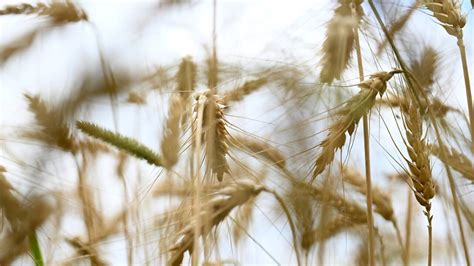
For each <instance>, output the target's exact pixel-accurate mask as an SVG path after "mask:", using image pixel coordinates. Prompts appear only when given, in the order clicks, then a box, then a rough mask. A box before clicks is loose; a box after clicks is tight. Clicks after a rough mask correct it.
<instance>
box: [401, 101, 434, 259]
mask: <svg viewBox="0 0 474 266" xmlns="http://www.w3.org/2000/svg"><path fill="white" fill-rule="evenodd" d="M402 111H403V116H404V118H405V119H404V120H405V129H406V137H407V143H406V144H407V151H408V155H409V159H410V160H408V159H406V162H407V164H408V168H409V170H410V174H409V177H410V179H411V180H409V181H411V182H409V183H411V184H410V185H411V187H412V189H413V192H414V193H415V198H416V200H417V201H418V203H420V205H421V206H423V207H424V208H425V210H424V214H425V216H426V218H427V220H428V234H429V235H428V237H429V239H428V243H429V244H428V245H429V246H428V265H431V259H432V242H433V240H432V220H433V216H432V215H431V199H432V198H433V197H434V195H435V193H436V189H435V185H434V181H433V178H432V175H431V165H430V160H429V151H428V147H427V144H426V141H425V139H424V137H423V122H422V120H421V114H420V108H419V107H418V106H416V105H415V102H414V101H413V100H411V101H409V103H408V106H406V107H405V108H402Z"/></svg>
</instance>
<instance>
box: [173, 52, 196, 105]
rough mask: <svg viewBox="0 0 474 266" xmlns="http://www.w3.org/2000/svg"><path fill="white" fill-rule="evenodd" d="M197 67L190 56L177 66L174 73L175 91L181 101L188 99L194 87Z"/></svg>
mask: <svg viewBox="0 0 474 266" xmlns="http://www.w3.org/2000/svg"><path fill="white" fill-rule="evenodd" d="M196 81H197V66H196V64H195V63H194V62H193V60H192V58H191V57H190V56H186V57H184V58H183V59H182V60H181V63H180V64H179V69H178V72H177V73H176V82H177V86H176V91H177V92H179V93H180V95H181V96H182V97H183V99H188V98H189V97H190V96H191V93H192V92H193V91H194V88H195V87H196Z"/></svg>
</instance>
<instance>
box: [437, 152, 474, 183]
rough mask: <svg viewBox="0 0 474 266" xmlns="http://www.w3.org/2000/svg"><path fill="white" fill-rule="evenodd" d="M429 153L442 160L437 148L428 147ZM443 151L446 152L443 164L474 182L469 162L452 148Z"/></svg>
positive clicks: (473, 170) (473, 169)
mask: <svg viewBox="0 0 474 266" xmlns="http://www.w3.org/2000/svg"><path fill="white" fill-rule="evenodd" d="M430 151H431V153H432V154H433V155H435V156H436V157H438V159H440V160H442V156H441V155H440V147H439V146H437V145H430ZM445 151H447V153H446V161H445V163H446V164H447V165H449V166H451V167H452V168H453V169H454V170H456V171H457V172H459V173H460V174H461V175H462V176H463V177H464V178H466V179H468V180H470V181H472V182H474V166H473V164H472V162H471V160H469V158H467V156H466V155H464V154H462V153H460V152H459V151H457V150H455V149H453V148H451V149H449V148H448V147H445Z"/></svg>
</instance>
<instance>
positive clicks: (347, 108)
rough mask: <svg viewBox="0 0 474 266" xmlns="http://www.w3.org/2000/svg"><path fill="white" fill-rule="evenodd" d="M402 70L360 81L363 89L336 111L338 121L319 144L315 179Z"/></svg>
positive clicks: (374, 75)
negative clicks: (377, 97)
mask: <svg viewBox="0 0 474 266" xmlns="http://www.w3.org/2000/svg"><path fill="white" fill-rule="evenodd" d="M396 73H401V71H400V70H393V71H390V72H377V73H374V74H372V75H371V76H370V79H368V80H365V81H363V82H361V83H359V87H360V88H361V91H360V92H359V93H358V94H356V95H355V96H353V97H352V98H351V99H349V100H348V101H347V102H346V104H345V105H344V106H343V107H341V108H340V109H339V110H337V111H336V113H335V115H336V116H337V117H338V118H337V120H336V122H335V123H333V124H332V125H331V126H330V127H329V133H328V135H327V137H326V139H324V140H323V141H322V142H321V143H320V144H319V145H320V146H321V147H322V151H321V153H320V154H319V156H318V157H317V158H316V162H315V165H314V171H313V177H312V179H313V180H314V179H315V178H316V177H317V176H318V175H319V174H321V173H322V172H323V171H324V169H325V168H326V166H327V165H328V164H330V163H331V162H332V161H333V160H334V154H335V152H336V150H337V149H340V148H341V147H342V146H343V145H344V143H345V141H346V132H347V133H349V135H352V133H354V130H355V127H356V125H357V123H358V122H359V120H360V119H361V118H362V116H363V115H365V114H367V113H368V112H369V111H370V110H371V109H372V107H373V106H374V104H375V98H376V96H377V94H380V95H383V93H384V92H385V90H386V88H387V81H388V80H390V79H391V78H392V76H393V75H394V74H396Z"/></svg>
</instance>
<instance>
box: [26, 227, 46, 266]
mask: <svg viewBox="0 0 474 266" xmlns="http://www.w3.org/2000/svg"><path fill="white" fill-rule="evenodd" d="M28 242H29V245H30V252H31V256H32V257H33V260H34V261H35V265H36V266H43V265H44V261H43V255H42V254H41V247H40V245H39V242H38V237H37V236H36V231H35V232H33V233H32V234H30V235H29V236H28Z"/></svg>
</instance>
